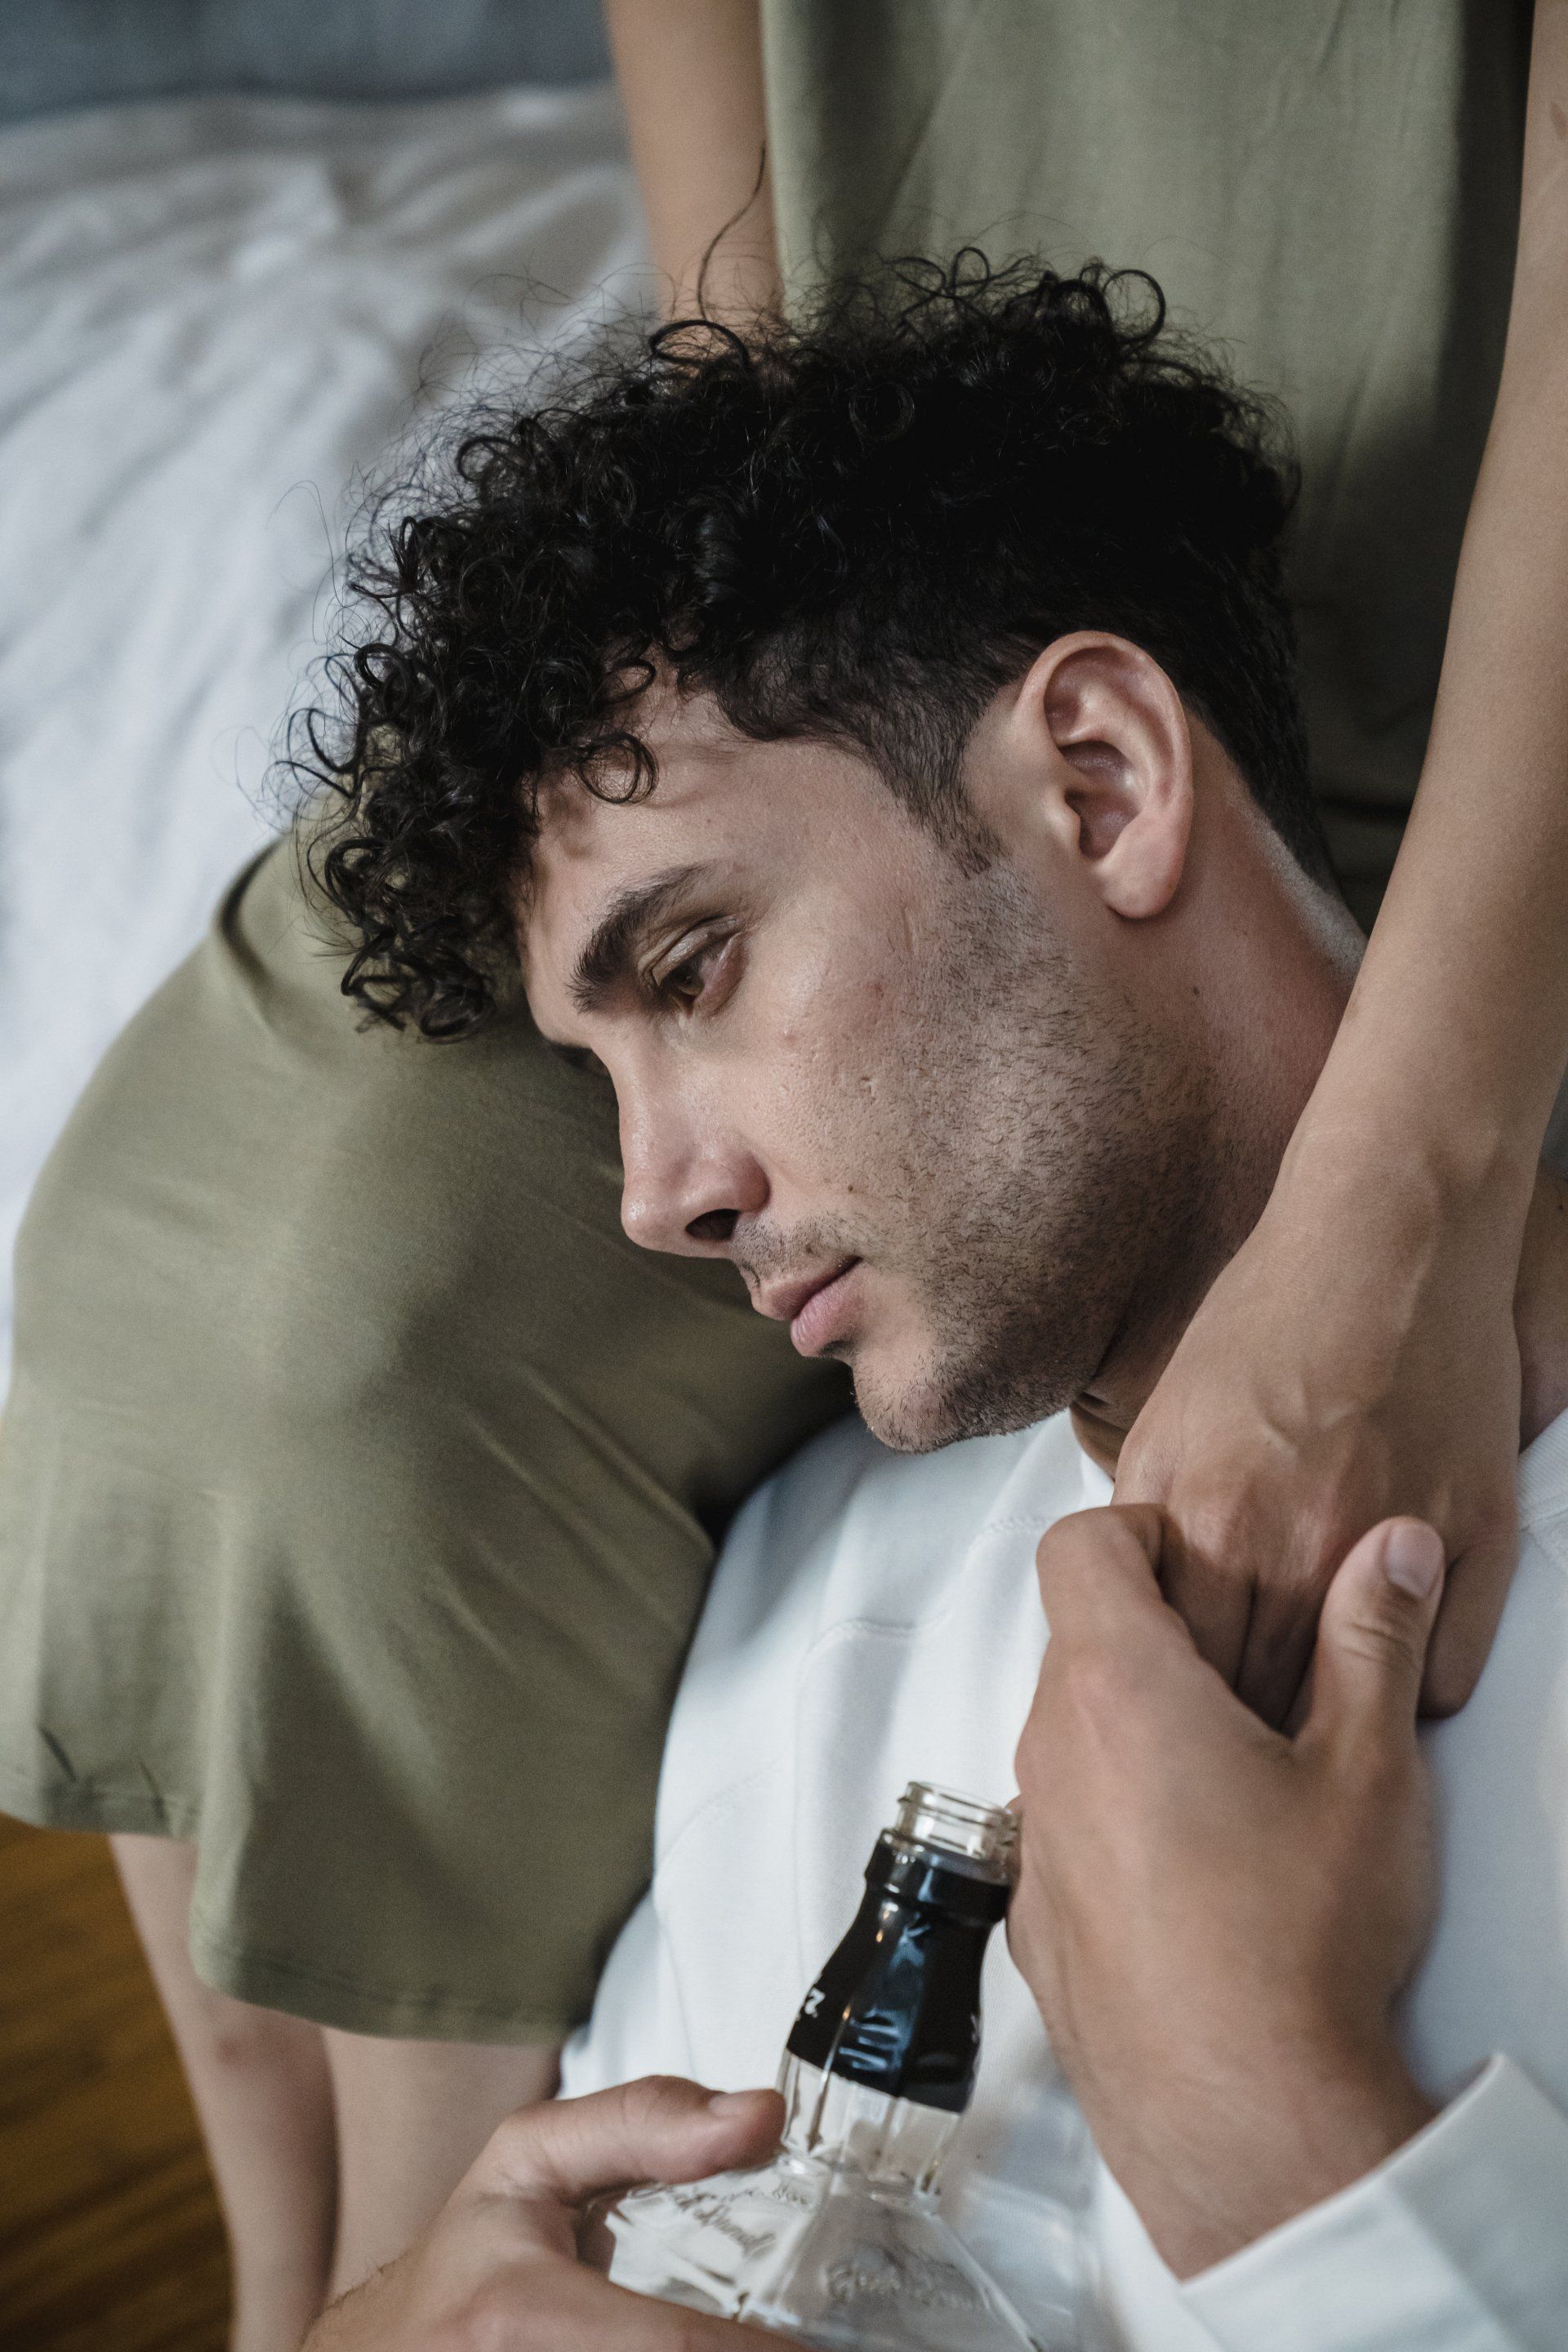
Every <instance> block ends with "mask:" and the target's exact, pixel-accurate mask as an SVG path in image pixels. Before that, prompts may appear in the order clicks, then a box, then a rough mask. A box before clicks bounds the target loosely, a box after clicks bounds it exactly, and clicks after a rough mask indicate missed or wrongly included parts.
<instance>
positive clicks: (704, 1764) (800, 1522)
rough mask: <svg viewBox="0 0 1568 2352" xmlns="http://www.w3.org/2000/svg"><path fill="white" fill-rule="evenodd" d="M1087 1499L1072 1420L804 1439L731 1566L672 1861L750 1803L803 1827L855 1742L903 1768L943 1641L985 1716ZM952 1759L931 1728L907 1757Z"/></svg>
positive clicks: (714, 1629) (699, 1688) (948, 1667)
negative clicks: (943, 1435) (1059, 1543)
mask: <svg viewBox="0 0 1568 2352" xmlns="http://www.w3.org/2000/svg"><path fill="white" fill-rule="evenodd" d="M1083 1500H1084V1473H1083V1467H1082V1457H1081V1455H1080V1454H1079V1449H1078V1446H1077V1443H1076V1441H1075V1439H1074V1438H1073V1435H1072V1432H1071V1428H1070V1424H1069V1423H1068V1419H1067V1416H1066V1415H1065V1414H1062V1415H1059V1416H1058V1417H1056V1418H1055V1419H1053V1420H1051V1421H1047V1422H1042V1423H1037V1424H1036V1425H1035V1427H1033V1428H1031V1429H1027V1430H1023V1431H1020V1432H1018V1433H1016V1434H1015V1435H1010V1436H1005V1437H985V1438H973V1439H968V1440H965V1441H964V1442H963V1443H962V1444H956V1445H952V1446H948V1447H945V1448H943V1450H942V1452H940V1453H938V1454H922V1455H910V1454H892V1453H889V1451H888V1450H887V1449H886V1448H885V1447H883V1446H881V1445H879V1444H878V1443H877V1441H876V1440H875V1439H874V1438H873V1437H872V1436H870V1434H869V1433H868V1431H867V1430H866V1429H865V1428H864V1426H863V1425H862V1424H861V1423H859V1422H858V1421H850V1422H847V1423H840V1424H838V1425H837V1426H836V1427H834V1428H833V1429H830V1430H828V1431H826V1432H825V1433H823V1435H821V1436H820V1437H817V1438H815V1439H813V1440H812V1441H811V1443H810V1444H807V1445H805V1446H804V1447H803V1448H802V1449H801V1451H800V1452H799V1453H798V1454H795V1456H794V1457H793V1459H792V1460H791V1461H790V1462H788V1463H787V1464H786V1465H784V1468H783V1469H782V1470H780V1471H778V1472H777V1473H775V1475H773V1477H772V1478H771V1479H769V1480H768V1481H767V1483H766V1484H765V1485H764V1486H762V1487H761V1488H759V1490H758V1492H757V1493H756V1494H755V1495H754V1496H752V1500H751V1501H750V1503H748V1505H747V1506H746V1508H745V1509H744V1511H742V1514H741V1516H740V1517H739V1518H738V1519H737V1521H736V1523H735V1526H734V1528H732V1529H731V1534H730V1538H729V1540H728V1541H727V1543H726V1544H725V1546H724V1549H723V1552H722V1554H721V1558H720V1561H719V1565H718V1568H717V1569H716V1570H715V1572H714V1578H713V1583H712V1586H711V1589H710V1594H709V1599H708V1603H707V1607H706V1609H705V1611H704V1612H703V1616H702V1620H701V1622H700V1625H699V1627H698V1631H697V1635H696V1639H695V1641H694V1642H693V1643H692V1647H691V1652H690V1654H689V1659H688V1662H687V1665H686V1670H685V1673H684V1675H683V1676H682V1679H681V1685H680V1691H679V1696H678V1699H677V1703H676V1709H675V1715H674V1718H673V1721H672V1723H671V1726H670V1733H669V1738H668V1743H667V1746H666V1749H665V1759H664V1769H663V1773H662V1776H661V1780H660V1783H659V1824H658V1851H659V1862H660V1867H661V1869H665V1870H668V1867H669V1865H670V1864H672V1863H673V1860H674V1856H675V1853H676V1849H677V1848H678V1847H681V1848H684V1849H686V1850H687V1851H688V1852H690V1851H692V1847H691V1832H693V1831H694V1829H695V1828H696V1825H697V1824H698V1823H699V1822H705V1823H706V1825H707V1830H706V1832H704V1834H705V1835H706V1834H707V1833H709V1832H714V1830H715V1825H716V1823H717V1822H719V1820H720V1817H721V1816H724V1817H727V1816H728V1815H729V1813H730V1812H731V1811H732V1810H733V1809H734V1808H736V1807H739V1808H740V1810H741V1811H742V1812H743V1813H744V1815H745V1818H746V1821H747V1823H748V1825H749V1827H748V1832H747V1833H748V1835H749V1836H759V1837H760V1836H767V1837H770V1838H771V1837H773V1836H775V1835H777V1836H783V1835H784V1834H786V1827H785V1824H786V1821H787V1822H793V1819H794V1816H795V1808H796V1806H797V1804H798V1803H799V1802H800V1801H802V1774H803V1771H804V1772H805V1774H806V1776H807V1777H809V1775H810V1772H811V1771H812V1770H814V1769H816V1767H817V1766H818V1765H821V1764H823V1763H824V1761H825V1760H832V1761H833V1762H834V1763H835V1769H845V1759H846V1756H847V1749H848V1748H849V1747H850V1746H856V1748H857V1753H858V1758H859V1762H860V1766H861V1767H862V1768H863V1769H869V1764H870V1759H871V1758H872V1757H873V1756H876V1757H878V1758H882V1759H884V1760H885V1762H886V1766H887V1770H888V1772H889V1773H894V1772H896V1771H898V1770H900V1769H904V1762H905V1759H904V1758H903V1755H902V1750H901V1747H900V1743H899V1738H898V1728H897V1727H898V1725H899V1723H900V1721H901V1720H902V1718H903V1717H904V1715H905V1714H906V1713H907V1712H908V1709H909V1707H910V1705H911V1704H912V1703H913V1701H912V1696H911V1694H912V1693H913V1692H914V1691H915V1690H916V1689H918V1688H919V1687H921V1685H923V1680H924V1678H925V1675H926V1672H927V1670H928V1668H929V1663H930V1661H929V1656H928V1654H935V1653H940V1655H941V1658H942V1661H943V1666H942V1673H943V1675H945V1677H946V1691H947V1705H946V1706H945V1707H944V1708H943V1709H942V1713H943V1715H944V1716H948V1717H953V1716H956V1717H957V1718H959V1719H961V1720H962V1719H963V1718H964V1717H968V1716H971V1715H973V1714H975V1713H979V1714H981V1715H985V1714H988V1713H989V1712H990V1709H989V1707H988V1706H986V1704H985V1693H986V1692H987V1691H989V1692H990V1693H991V1695H992V1696H994V1695H995V1688H996V1683H997V1675H996V1671H995V1668H994V1664H988V1663H987V1662H988V1661H990V1660H991V1659H992V1657H993V1654H994V1650H995V1648H996V1647H998V1646H1000V1647H1001V1648H1002V1649H1003V1650H1004V1651H1005V1654H1007V1655H1008V1656H1009V1657H1010V1658H1014V1657H1016V1658H1022V1659H1023V1660H1024V1662H1025V1664H1027V1661H1028V1656H1029V1651H1030V1648H1031V1646H1033V1647H1034V1648H1035V1649H1036V1650H1037V1647H1038V1643H1039V1642H1041V1641H1043V1639H1044V1622H1043V1620H1042V1619H1041V1617H1040V1610H1039V1599H1038V1595H1037V1591H1036V1589H1035V1582H1034V1552H1035V1546H1036V1544H1037V1542H1038V1540H1039V1538H1040V1536H1041V1534H1042V1533H1043V1532H1044V1530H1045V1528H1047V1526H1048V1525H1049V1524H1050V1522H1051V1520H1052V1519H1054V1518H1058V1517H1061V1516H1062V1515H1063V1514H1064V1513H1065V1512H1068V1511H1073V1510H1077V1509H1079V1507H1081V1504H1082V1502H1083ZM1025 1627H1026V1628H1027V1629H1028V1632H1029V1634H1030V1639H1029V1640H1028V1641H1024V1640H1023V1639H1022V1629H1024V1628H1025ZM1020 1671H1022V1669H1020ZM972 1685H973V1687H972ZM1020 1720H1021V1717H1020ZM808 1725H809V1726H810V1728H809V1730H808V1729H807V1726H808ZM1016 1732H1017V1725H1016V1724H1013V1725H1011V1727H1010V1734H1009V1736H1010V1738H1016ZM807 1749H809V1750H810V1751H811V1754H810V1755H809V1756H808V1755H807V1754H805V1752H804V1751H805V1750H807ZM895 1750H896V1751H897V1753H896V1754H895ZM940 1762H941V1758H940V1757H938V1756H937V1754H936V1748H935V1744H934V1743H927V1742H925V1741H922V1742H921V1745H920V1750H919V1753H918V1754H917V1755H916V1756H915V1759H914V1760H913V1762H912V1763H910V1765H909V1767H908V1769H909V1771H910V1773H917V1774H919V1773H922V1772H923V1774H924V1775H925V1776H926V1777H938V1778H940V1777H942V1774H941V1772H940V1771H939V1770H938V1764H939V1763H940ZM960 1777H962V1776H960ZM878 1801H881V1800H880V1798H879V1800H878ZM775 1806H776V1807H779V1808H782V1809H783V1811H782V1812H781V1815H780V1819H779V1821H778V1822H776V1823H771V1825H770V1827H769V1828H768V1829H767V1830H766V1831H764V1830H763V1821H764V1817H769V1816H770V1815H771V1811H772V1809H773V1808H774V1807H775ZM857 1834H858V1832H857ZM699 1843H701V1840H699ZM860 1858H861V1860H862V1861H863V1860H864V1855H862V1856H861V1857H860Z"/></svg>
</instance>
